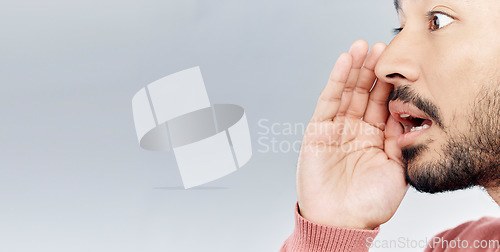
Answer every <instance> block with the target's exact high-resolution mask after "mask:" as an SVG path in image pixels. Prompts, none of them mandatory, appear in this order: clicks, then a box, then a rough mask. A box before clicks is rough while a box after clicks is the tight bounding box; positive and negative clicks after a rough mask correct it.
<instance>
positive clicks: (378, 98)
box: [363, 80, 393, 131]
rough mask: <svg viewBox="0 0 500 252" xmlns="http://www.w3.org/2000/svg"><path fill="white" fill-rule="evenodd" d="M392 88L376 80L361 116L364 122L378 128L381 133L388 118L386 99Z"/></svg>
mask: <svg viewBox="0 0 500 252" xmlns="http://www.w3.org/2000/svg"><path fill="white" fill-rule="evenodd" d="M392 88H393V85H391V84H389V83H386V82H383V81H381V80H377V83H375V87H373V90H372V92H371V93H370V98H369V99H368V105H367V107H366V111H365V114H364V116H363V120H364V121H365V122H367V123H368V124H370V125H372V126H374V127H377V128H379V129H380V130H382V131H384V130H385V123H386V121H387V116H389V108H388V107H387V98H388V97H389V94H390V93H391V90H392Z"/></svg>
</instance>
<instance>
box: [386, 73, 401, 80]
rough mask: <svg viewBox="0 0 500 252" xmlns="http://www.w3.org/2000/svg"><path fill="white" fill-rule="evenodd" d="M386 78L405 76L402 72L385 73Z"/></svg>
mask: <svg viewBox="0 0 500 252" xmlns="http://www.w3.org/2000/svg"><path fill="white" fill-rule="evenodd" d="M386 77H387V78H391V79H392V78H395V77H400V78H405V77H404V76H403V75H402V74H399V73H392V74H388V75H386Z"/></svg>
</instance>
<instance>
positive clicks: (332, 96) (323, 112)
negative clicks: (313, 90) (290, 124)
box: [312, 53, 352, 121]
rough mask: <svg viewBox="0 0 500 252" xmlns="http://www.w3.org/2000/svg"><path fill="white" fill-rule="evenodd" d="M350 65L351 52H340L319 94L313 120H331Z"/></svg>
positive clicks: (336, 108) (338, 105)
mask: <svg viewBox="0 0 500 252" xmlns="http://www.w3.org/2000/svg"><path fill="white" fill-rule="evenodd" d="M351 67H352V56H351V54H349V53H343V54H341V55H340V56H339V58H338V59H337V62H336V63H335V66H334V67H333V70H332V72H331V74H330V79H329V80H328V83H327V84H326V86H325V88H324V89H323V91H322V92H321V94H320V96H319V99H318V104H317V105H316V109H315V111H314V115H313V118H312V120H313V121H326V120H332V118H333V117H335V115H336V114H337V112H338V110H339V107H340V102H341V99H342V91H343V90H344V87H345V85H346V83H347V79H348V78H349V73H350V71H351Z"/></svg>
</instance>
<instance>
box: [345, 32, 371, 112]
mask: <svg viewBox="0 0 500 252" xmlns="http://www.w3.org/2000/svg"><path fill="white" fill-rule="evenodd" d="M369 48H370V46H369V45H368V43H367V42H366V41H364V40H358V41H356V42H354V43H353V44H352V46H351V48H350V50H349V53H350V54H351V56H352V67H351V72H350V73H349V78H348V79H347V84H346V85H345V87H344V91H343V93H342V100H341V102H340V108H339V111H338V112H337V115H344V114H345V112H346V111H347V108H348V107H349V104H350V103H351V98H352V94H353V90H354V88H355V87H356V83H357V81H358V77H359V72H360V71H361V67H362V66H363V63H364V62H365V59H366V54H367V53H368V49H369Z"/></svg>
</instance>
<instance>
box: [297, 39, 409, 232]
mask: <svg viewBox="0 0 500 252" xmlns="http://www.w3.org/2000/svg"><path fill="white" fill-rule="evenodd" d="M368 47H369V46H368V44H367V43H366V42H365V41H361V40H360V41H356V42H355V43H354V44H353V45H352V47H351V50H350V52H349V53H344V54H342V55H340V57H339V59H338V60H337V63H336V64H335V67H334V68H333V70H332V73H331V75H330V79H329V81H328V83H327V84H326V87H325V88H324V90H323V91H322V93H321V95H320V97H319V100H318V104H317V106H316V109H315V111H314V115H313V117H312V119H311V121H310V122H309V125H308V127H307V130H306V132H305V134H304V139H303V142H302V148H301V152H300V155H299V161H298V166H297V195H298V202H299V209H300V213H301V215H302V216H303V217H304V218H306V219H308V220H310V221H313V222H316V223H319V224H324V225H330V226H336V227H345V228H355V229H374V228H376V227H377V226H379V225H380V224H382V223H385V222H387V221H388V220H389V219H390V218H391V217H392V216H393V215H394V213H395V212H396V210H397V208H398V207H399V205H400V203H401V201H402V200H403V197H404V195H405V194H406V191H407V190H408V185H407V183H406V182H405V179H404V171H403V168H402V165H403V164H402V161H401V150H400V149H399V148H398V147H397V144H396V140H397V136H398V135H400V134H402V128H401V126H399V123H397V122H396V120H394V119H393V118H392V117H391V116H389V111H388V107H387V98H388V96H389V93H390V91H391V90H392V88H393V86H392V85H390V84H388V83H384V82H382V81H380V80H379V81H377V83H376V84H375V86H374V88H373V90H371V92H370V89H371V88H372V86H373V83H374V82H375V81H376V76H375V73H374V69H375V65H376V63H377V61H378V59H379V57H380V55H381V54H382V52H383V51H384V50H385V48H386V45H385V44H383V43H378V44H375V45H374V46H373V47H372V49H371V51H370V53H369V54H368V56H367V53H368Z"/></svg>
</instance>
